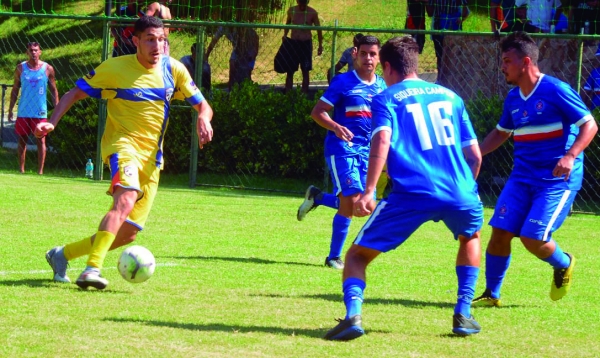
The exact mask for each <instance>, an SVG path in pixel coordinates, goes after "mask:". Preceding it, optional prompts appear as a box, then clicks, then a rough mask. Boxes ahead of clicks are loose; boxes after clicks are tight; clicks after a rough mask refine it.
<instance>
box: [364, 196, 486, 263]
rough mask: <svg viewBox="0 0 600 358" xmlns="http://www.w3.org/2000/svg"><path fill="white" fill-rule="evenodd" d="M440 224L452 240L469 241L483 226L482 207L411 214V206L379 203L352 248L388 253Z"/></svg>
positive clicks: (414, 211)
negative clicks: (418, 232)
mask: <svg viewBox="0 0 600 358" xmlns="http://www.w3.org/2000/svg"><path fill="white" fill-rule="evenodd" d="M428 221H435V222H438V221H443V222H444V224H445V225H446V227H447V228H448V229H450V231H451V232H452V234H453V235H454V239H458V236H459V235H462V236H465V237H468V238H470V237H472V236H473V235H474V234H475V233H476V232H478V231H479V230H481V227H482V226H483V205H482V204H481V203H479V205H478V206H476V207H473V208H471V209H464V210H460V209H447V210H414V206H413V205H412V204H411V203H406V202H402V203H400V202H394V201H388V199H382V200H381V201H380V202H379V204H378V205H377V207H376V208H375V210H374V211H373V214H371V217H370V218H369V220H368V221H367V222H366V224H365V225H364V226H363V228H362V229H361V230H360V232H359V233H358V236H357V237H356V240H354V244H356V245H360V246H363V247H366V248H369V249H373V250H377V251H381V252H388V251H391V250H394V249H396V248H397V247H398V246H400V245H401V244H402V243H403V242H404V241H406V239H408V238H409V237H410V235H412V234H413V233H414V232H415V231H416V230H417V229H418V228H419V227H420V226H421V225H423V224H424V223H426V222H428Z"/></svg>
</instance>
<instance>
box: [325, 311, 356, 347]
mask: <svg viewBox="0 0 600 358" xmlns="http://www.w3.org/2000/svg"><path fill="white" fill-rule="evenodd" d="M336 321H338V322H339V323H338V325H337V326H335V327H333V328H332V329H331V330H329V332H327V333H326V334H325V337H323V338H325V339H327V340H330V341H349V340H352V339H355V338H358V337H360V336H362V335H363V334H365V330H364V329H363V328H362V318H361V316H360V315H359V314H357V315H354V316H352V317H350V318H346V319H340V318H338V319H336Z"/></svg>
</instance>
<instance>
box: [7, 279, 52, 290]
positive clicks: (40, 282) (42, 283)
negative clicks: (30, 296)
mask: <svg viewBox="0 0 600 358" xmlns="http://www.w3.org/2000/svg"><path fill="white" fill-rule="evenodd" d="M54 285H55V283H54V282H52V281H50V280H46V279H24V280H4V281H0V286H28V287H36V288H37V287H52V286H54Z"/></svg>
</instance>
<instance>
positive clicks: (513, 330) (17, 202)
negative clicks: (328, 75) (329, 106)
mask: <svg viewBox="0 0 600 358" xmlns="http://www.w3.org/2000/svg"><path fill="white" fill-rule="evenodd" d="M165 179H166V178H165ZM165 182H169V180H165ZM107 185H108V182H107V181H104V182H91V181H87V180H83V179H56V178H50V177H40V176H37V175H32V174H27V175H17V174H0V197H1V198H2V200H1V201H0V257H1V258H2V260H1V261H0V307H1V309H0V332H2V335H0V356H6V357H27V356H29V357H33V356H36V357H39V356H55V357H59V356H61V357H62V356H64V357H71V356H81V357H97V356H103V357H115V356H143V357H146V356H155V357H192V356H194V357H232V356H235V357H344V356H364V357H482V356H483V357H556V356H560V357H597V356H599V355H600V322H599V318H600V316H599V314H598V303H597V301H596V298H597V297H598V296H599V295H600V285H599V277H600V268H599V265H598V262H600V252H599V251H598V247H597V242H598V239H599V238H600V231H599V230H598V226H599V224H600V219H599V218H598V217H596V216H588V215H577V216H574V217H571V218H569V219H568V220H567V222H566V224H565V225H564V227H563V228H562V229H561V230H560V231H559V232H558V233H557V234H556V236H555V237H556V238H557V240H558V241H559V243H560V244H561V246H562V247H563V249H565V251H568V252H570V253H573V254H574V255H575V256H576V257H577V259H578V265H577V267H576V272H575V280H574V285H573V287H572V291H571V293H570V294H569V295H568V296H566V297H565V298H564V299H563V300H561V301H558V302H552V301H551V300H550V298H549V297H548V292H549V284H550V280H551V274H552V271H551V269H550V268H549V267H548V265H547V264H545V263H543V262H540V261H538V260H537V259H535V258H534V257H533V256H532V255H530V254H528V253H526V252H525V251H524V249H523V248H522V246H521V245H520V244H518V243H517V242H515V245H514V250H513V251H514V257H513V264H512V266H511V268H510V270H509V272H508V277H507V279H506V283H505V286H504V290H503V296H502V299H503V302H504V307H502V308H477V309H474V311H473V313H474V315H475V317H476V318H477V320H478V321H479V323H480V324H481V325H482V327H483V330H482V332H481V333H480V334H478V335H476V336H473V337H468V338H458V337H455V336H453V335H451V316H452V308H453V304H454V301H455V296H456V279H455V275H454V258H455V253H456V249H457V244H456V243H455V242H454V241H453V240H452V239H451V237H450V235H449V234H448V232H447V231H446V230H445V228H444V226H443V224H428V225H426V226H424V227H423V228H421V230H419V231H418V233H417V234H416V235H415V236H414V237H413V238H411V239H410V240H409V241H407V242H406V244H405V245H403V246H402V247H401V248H399V249H398V250H396V251H393V252H391V253H388V254H385V255H383V256H381V257H379V258H378V259H377V261H375V262H374V264H373V265H372V266H371V267H370V269H369V280H368V286H367V290H366V292H365V304H364V310H363V317H364V320H363V322H364V327H365V329H366V331H367V335H366V336H364V337H361V338H359V339H357V340H355V341H352V342H348V343H339V342H328V341H325V340H323V339H322V338H321V337H322V336H323V334H324V333H325V332H326V331H327V330H328V329H329V328H331V327H333V326H334V325H335V321H334V320H333V319H334V318H335V317H340V316H343V314H344V312H345V311H344V306H343V303H342V296H341V279H340V272H338V271H334V270H331V269H327V268H325V267H323V266H322V264H323V259H324V257H325V255H326V254H327V251H328V247H329V233H330V226H331V218H332V215H333V212H332V211H331V210H329V209H326V208H318V209H317V210H316V211H314V212H311V213H310V214H309V216H308V217H307V218H306V219H305V221H303V222H297V221H296V219H295V212H296V209H297V205H298V204H299V203H300V202H301V198H300V197H299V196H295V197H292V196H282V195H275V196H273V195H266V194H263V193H257V192H245V191H234V190H198V189H196V190H191V189H187V188H185V187H183V186H177V185H174V184H171V185H164V186H161V188H160V190H159V193H158V197H157V199H156V202H155V205H154V208H153V211H152V214H151V216H150V219H149V221H148V223H147V226H146V230H145V231H144V232H143V233H141V234H140V235H139V237H138V241H137V243H138V244H140V245H143V246H145V247H147V248H149V249H150V250H151V251H152V252H153V253H154V255H155V256H156V260H157V269H156V272H155V275H154V277H152V278H151V279H150V280H149V281H147V282H145V283H142V284H138V285H132V284H129V283H127V282H126V281H124V280H123V279H121V278H120V276H119V274H118V272H117V270H116V262H117V258H118V255H119V254H120V250H117V251H115V252H111V253H109V255H108V257H107V260H106V267H105V269H104V271H103V272H104V275H105V277H107V278H108V280H109V281H110V285H109V287H108V288H107V290H105V291H103V292H98V291H93V290H90V291H88V292H86V291H81V290H79V289H78V288H77V286H75V285H72V284H71V285H64V284H58V283H53V282H51V281H50V278H51V277H52V272H51V270H50V268H49V267H48V265H47V263H46V262H45V259H44V253H45V251H46V250H48V249H49V248H51V247H53V246H55V245H59V244H64V243H66V242H70V241H73V240H78V239H81V238H83V237H85V236H87V235H90V234H91V233H92V232H93V231H94V230H95V228H96V227H97V225H98V223H99V220H100V218H101V217H102V215H103V214H104V213H105V212H106V210H107V208H108V207H109V205H110V203H111V201H110V198H109V197H108V196H106V195H104V192H105V190H106V187H107ZM490 215H491V211H490V210H486V218H489V217H490ZM364 221H365V220H364V219H357V220H355V222H354V223H353V224H352V227H351V233H350V237H351V238H353V237H354V235H355V234H356V232H357V231H358V229H359V228H360V226H361V224H362V223H364ZM489 235H490V230H489V228H488V227H487V226H486V227H484V231H483V237H484V240H483V245H484V246H485V244H486V243H487V240H488V238H489ZM349 241H350V240H349ZM349 244H350V243H349V242H348V243H347V245H346V247H348V246H349ZM84 265H85V260H84V259H78V260H74V261H73V262H72V263H71V267H70V269H69V271H68V273H69V275H70V276H71V278H72V279H75V278H76V277H77V275H78V274H79V272H80V271H81V269H82V268H83V266H84ZM483 288H484V278H483V275H482V276H480V279H479V281H478V289H477V293H480V292H481V290H482V289H483Z"/></svg>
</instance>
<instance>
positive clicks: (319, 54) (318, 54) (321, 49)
mask: <svg viewBox="0 0 600 358" xmlns="http://www.w3.org/2000/svg"><path fill="white" fill-rule="evenodd" d="M322 54H323V45H320V46H319V48H318V49H317V56H321V55H322Z"/></svg>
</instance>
